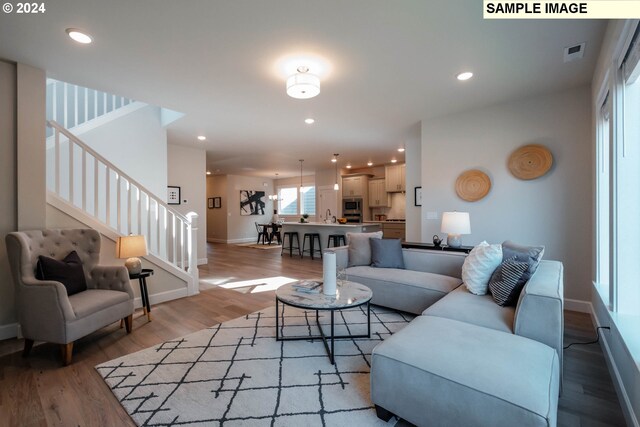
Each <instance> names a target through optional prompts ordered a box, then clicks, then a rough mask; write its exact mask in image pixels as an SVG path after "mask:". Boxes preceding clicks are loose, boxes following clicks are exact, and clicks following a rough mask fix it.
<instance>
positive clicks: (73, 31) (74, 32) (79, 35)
mask: <svg viewBox="0 0 640 427" xmlns="http://www.w3.org/2000/svg"><path fill="white" fill-rule="evenodd" d="M67 34H68V35H69V37H71V38H72V39H73V40H75V41H77V42H78V43H82V44H89V43H91V42H92V41H93V39H92V38H91V36H90V35H88V34H86V33H83V32H82V30H79V29H77V28H67Z"/></svg>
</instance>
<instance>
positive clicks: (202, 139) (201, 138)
mask: <svg viewBox="0 0 640 427" xmlns="http://www.w3.org/2000/svg"><path fill="white" fill-rule="evenodd" d="M206 139H207V137H206V136H204V135H200V136H198V140H199V141H205V140H206Z"/></svg>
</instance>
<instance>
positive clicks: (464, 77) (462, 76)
mask: <svg viewBox="0 0 640 427" xmlns="http://www.w3.org/2000/svg"><path fill="white" fill-rule="evenodd" d="M471 77H473V73H472V72H471V71H465V72H464V73H460V74H458V75H457V76H456V79H458V80H460V81H465V80H469V79H470V78H471Z"/></svg>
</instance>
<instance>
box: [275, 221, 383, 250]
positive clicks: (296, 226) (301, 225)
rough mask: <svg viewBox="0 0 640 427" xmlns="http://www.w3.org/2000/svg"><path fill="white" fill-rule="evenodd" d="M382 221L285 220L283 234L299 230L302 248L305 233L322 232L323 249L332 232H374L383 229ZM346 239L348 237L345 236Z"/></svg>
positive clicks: (343, 233) (344, 233)
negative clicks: (326, 221)
mask: <svg viewBox="0 0 640 427" xmlns="http://www.w3.org/2000/svg"><path fill="white" fill-rule="evenodd" d="M381 230H382V228H381V227H380V223H377V224H362V223H357V224H355V223H353V224H348V223H347V224H338V223H331V224H326V223H324V222H285V223H283V224H282V232H283V234H284V233H285V232H287V231H297V232H298V236H299V238H300V248H301V250H302V241H303V239H304V234H305V233H318V234H320V243H322V249H323V250H324V249H326V248H327V241H328V240H329V235H330V234H342V235H346V233H372V232H375V231H381ZM345 240H346V237H345Z"/></svg>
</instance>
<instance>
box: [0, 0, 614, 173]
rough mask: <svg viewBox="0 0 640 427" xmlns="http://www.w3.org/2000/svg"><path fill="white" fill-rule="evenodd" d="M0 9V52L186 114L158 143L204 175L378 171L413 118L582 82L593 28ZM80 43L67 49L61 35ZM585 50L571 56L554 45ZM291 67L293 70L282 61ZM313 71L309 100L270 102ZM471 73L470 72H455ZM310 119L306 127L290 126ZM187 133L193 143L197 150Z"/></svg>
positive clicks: (426, 17)
mask: <svg viewBox="0 0 640 427" xmlns="http://www.w3.org/2000/svg"><path fill="white" fill-rule="evenodd" d="M46 7H47V10H46V12H45V13H44V14H40V15H16V14H2V15H0V40H2V43H0V57H3V58H5V59H9V60H13V61H18V62H22V63H26V64H30V65H34V66H36V67H39V68H42V69H45V70H47V74H48V75H49V76H50V77H53V78H56V79H59V80H64V81H68V82H72V83H75V84H79V85H83V86H88V87H92V88H96V89H100V90H104V91H109V92H112V93H116V94H119V95H124V96H127V97H130V98H133V99H136V100H140V101H144V102H147V103H150V104H154V105H159V106H163V107H166V108H170V109H173V110H176V111H180V112H183V113H185V114H186V115H185V117H184V118H182V119H180V120H178V121H177V122H175V123H173V124H171V125H170V126H169V129H168V136H169V142H170V143H174V144H183V145H187V146H191V147H203V148H206V150H207V167H208V168H209V169H210V170H211V171H218V173H235V174H242V175H255V176H264V177H274V176H275V173H276V172H278V173H279V176H280V177H286V176H295V175H296V174H299V173H300V172H299V162H298V159H305V162H304V165H305V169H308V170H314V169H324V168H331V167H332V166H333V165H332V164H331V163H330V159H331V157H332V154H333V153H340V165H341V166H344V165H346V163H347V162H350V163H351V164H352V165H353V166H354V167H362V166H365V165H366V162H367V161H368V160H371V161H373V162H374V163H375V164H381V163H388V162H389V161H390V159H391V158H392V157H393V156H395V157H396V158H398V160H400V161H403V155H402V154H401V153H398V152H397V151H396V150H397V148H398V147H399V146H402V145H403V144H404V142H405V141H406V139H407V135H408V134H409V132H410V130H411V129H412V127H413V128H414V129H415V126H417V124H418V123H419V122H420V121H421V120H424V119H428V118H434V117H438V116H441V115H445V114H450V113H453V112H457V111H462V110H468V109H473V108H478V107H481V106H485V105H490V104H494V103H497V102H502V101H507V100H511V99H517V98H522V97H526V96H532V95H534V94H539V93H540V94H541V93H548V92H551V91H558V90H563V89H566V88H570V87H573V86H578V85H581V84H585V83H588V82H590V80H591V76H592V73H593V69H594V66H595V61H596V58H597V55H598V52H599V49H600V44H601V41H602V37H603V34H604V29H605V26H606V21H591V20H571V21H569V20H567V21H560V20H540V21H538V20H483V19H482V2H481V1H451V0H430V1H419V0H415V1H409V0H401V1H389V0H349V1H344V0H323V1H308V0H278V1H263V0H235V1H222V0H217V1H213V0H212V1H204V0H194V1H190V2H183V1H168V0H136V1H131V0H109V1H99V0H91V1H87V0H57V1H55V2H47V3H46ZM69 27H77V28H81V29H84V30H86V31H87V32H88V33H90V34H91V35H92V36H93V39H94V42H93V43H92V44H91V45H88V46H84V45H78V44H76V43H75V42H73V41H71V40H70V39H68V38H67V35H66V33H65V29H66V28H69ZM580 42H587V46H586V50H585V55H584V59H582V60H580V61H575V62H570V63H566V64H565V63H563V60H562V57H563V48H564V47H566V46H571V45H574V44H577V43H580ZM296 58H298V59H299V61H295V60H294V61H291V60H292V59H296ZM297 62H307V63H310V64H312V67H311V68H312V69H311V71H312V72H313V71H315V72H317V73H318V74H320V77H321V81H322V91H321V93H320V95H318V96H317V97H315V98H312V99H308V100H297V99H293V98H290V97H288V96H287V95H286V93H285V80H286V77H287V72H286V71H285V69H286V68H287V67H289V68H290V67H292V66H293V67H294V68H295V66H297V65H295V64H296V63H297ZM465 70H470V71H473V73H474V74H475V76H474V78H473V79H471V80H469V81H467V82H459V81H457V80H456V79H455V75H456V74H457V73H459V72H461V71H465ZM307 117H313V118H314V119H315V120H316V122H315V123H314V124H313V125H307V124H305V123H304V119H305V118H307ZM197 135H206V136H207V140H206V141H205V142H200V141H198V140H197V139H196V136H197Z"/></svg>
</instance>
